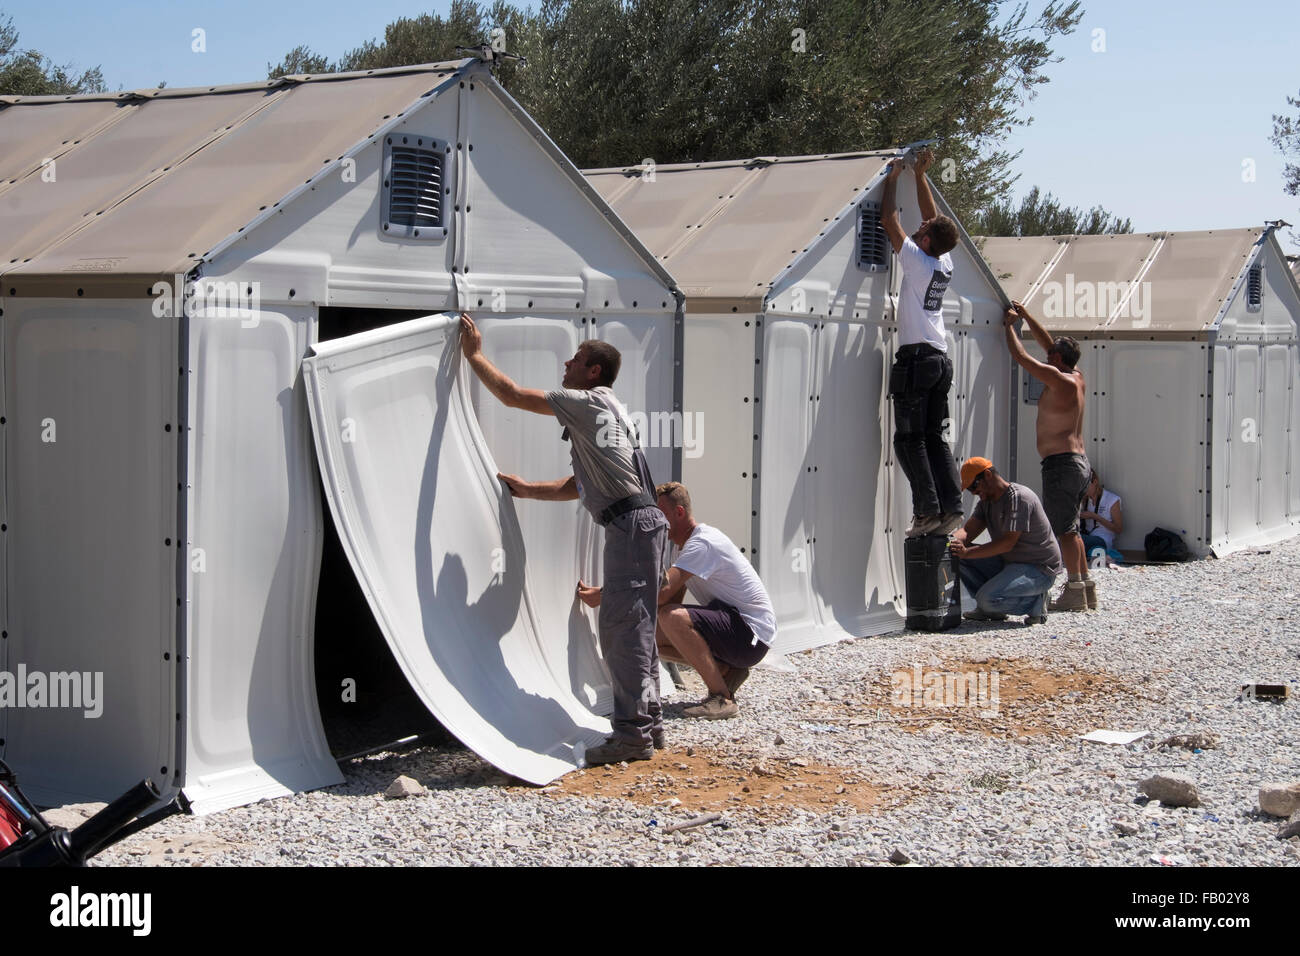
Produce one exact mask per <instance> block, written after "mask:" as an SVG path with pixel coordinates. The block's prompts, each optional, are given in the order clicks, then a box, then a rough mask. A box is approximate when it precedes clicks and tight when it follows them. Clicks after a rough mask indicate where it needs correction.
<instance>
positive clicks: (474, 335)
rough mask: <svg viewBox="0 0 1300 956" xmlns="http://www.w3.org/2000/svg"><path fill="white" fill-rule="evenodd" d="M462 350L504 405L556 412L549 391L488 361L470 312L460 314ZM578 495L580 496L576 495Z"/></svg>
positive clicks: (549, 412) (537, 411)
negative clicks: (523, 383) (528, 384)
mask: <svg viewBox="0 0 1300 956" xmlns="http://www.w3.org/2000/svg"><path fill="white" fill-rule="evenodd" d="M460 350H461V352H462V353H463V354H464V356H465V361H467V362H469V365H470V368H472V369H473V370H474V374H475V375H477V376H478V377H479V381H481V382H482V383H483V385H484V386H485V387H486V388H487V390H488V391H489V392H491V393H492V394H493V395H495V396H496V397H497V398H498V399H499V400H500V402H501V404H503V405H505V406H507V407H509V408H522V409H523V410H524V411H526V412H536V413H537V414H538V415H554V414H555V410H554V409H552V408H551V403H550V402H548V401H547V400H546V393H545V392H543V391H541V390H540V389H536V388H521V387H520V386H518V385H516V384H515V383H514V381H513V380H512V379H511V378H510V376H508V375H507V374H506V373H505V372H503V371H501V370H500V369H499V368H497V367H496V366H495V365H493V364H492V363H491V362H489V361H488V357H487V356H486V355H484V354H483V333H482V332H480V331H479V330H478V326H476V325H475V324H474V320H473V319H471V318H470V317H469V313H468V312H462V313H461V314H460ZM574 497H577V495H576V494H575V496H574Z"/></svg>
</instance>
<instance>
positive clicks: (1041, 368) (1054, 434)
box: [1002, 302, 1097, 611]
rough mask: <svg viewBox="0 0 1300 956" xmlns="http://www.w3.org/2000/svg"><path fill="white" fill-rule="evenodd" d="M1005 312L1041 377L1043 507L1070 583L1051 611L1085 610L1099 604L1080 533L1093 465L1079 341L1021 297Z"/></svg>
mask: <svg viewBox="0 0 1300 956" xmlns="http://www.w3.org/2000/svg"><path fill="white" fill-rule="evenodd" d="M1011 305H1012V308H1010V309H1007V312H1006V315H1005V316H1003V320H1002V321H1003V324H1004V325H1005V326H1006V335H1007V348H1008V349H1010V351H1011V357H1012V358H1013V359H1015V360H1016V362H1017V363H1018V364H1019V365H1020V367H1021V368H1023V369H1024V370H1025V371H1026V372H1028V373H1029V374H1030V375H1032V376H1033V377H1034V378H1036V379H1038V381H1040V382H1042V383H1043V393H1042V395H1040V396H1039V398H1038V455H1039V457H1040V458H1042V459H1043V510H1045V511H1046V512H1047V518H1048V520H1049V521H1050V522H1051V523H1052V531H1053V532H1054V533H1055V534H1056V539H1057V541H1059V542H1060V545H1061V557H1062V558H1063V559H1064V561H1065V570H1066V571H1068V572H1069V573H1070V580H1069V583H1067V584H1066V585H1065V590H1064V591H1062V592H1061V596H1060V597H1059V598H1057V599H1056V600H1055V601H1053V602H1052V610H1053V611H1087V610H1095V609H1096V608H1097V585H1096V583H1095V582H1094V581H1093V580H1092V576H1091V575H1090V574H1089V573H1088V555H1087V552H1085V551H1084V548H1083V538H1082V537H1081V536H1080V534H1079V510H1080V508H1082V506H1083V499H1084V497H1085V496H1086V495H1087V493H1088V482H1089V480H1090V479H1091V478H1092V466H1091V465H1090V464H1088V457H1087V455H1085V454H1084V451H1083V406H1084V401H1085V395H1086V392H1085V384H1084V381H1083V373H1082V372H1080V371H1079V370H1078V369H1077V368H1075V365H1077V364H1078V362H1079V343H1078V342H1076V341H1075V340H1074V339H1072V338H1070V337H1069V336H1067V335H1063V336H1060V337H1058V338H1055V339H1053V338H1052V337H1051V336H1050V335H1048V334H1047V330H1046V329H1044V328H1043V326H1042V325H1041V324H1040V323H1039V322H1038V320H1037V319H1035V318H1034V317H1033V316H1032V315H1030V314H1029V310H1028V309H1026V308H1025V307H1024V306H1023V305H1021V304H1020V303H1019V302H1012V303H1011ZM1021 319H1024V320H1025V323H1026V324H1027V325H1028V326H1029V331H1030V332H1031V333H1032V334H1033V336H1034V340H1035V341H1036V342H1037V343H1038V344H1039V345H1041V346H1042V347H1043V350H1044V351H1045V352H1047V361H1046V362H1040V361H1038V360H1037V359H1035V358H1031V357H1030V355H1029V353H1028V352H1026V351H1025V346H1024V343H1023V342H1021V341H1020V336H1019V335H1017V334H1016V323H1017V322H1019V321H1020V320H1021Z"/></svg>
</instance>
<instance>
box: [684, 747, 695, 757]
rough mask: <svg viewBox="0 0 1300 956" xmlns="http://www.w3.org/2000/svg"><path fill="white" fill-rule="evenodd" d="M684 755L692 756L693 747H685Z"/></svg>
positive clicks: (693, 754) (693, 752) (693, 753)
mask: <svg viewBox="0 0 1300 956" xmlns="http://www.w3.org/2000/svg"><path fill="white" fill-rule="evenodd" d="M686 756H688V757H694V756H695V748H694V747H687V748H686Z"/></svg>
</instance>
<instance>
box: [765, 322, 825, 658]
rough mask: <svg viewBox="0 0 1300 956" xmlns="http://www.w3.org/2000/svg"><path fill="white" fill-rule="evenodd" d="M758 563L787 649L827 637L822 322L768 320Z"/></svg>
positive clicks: (779, 645)
mask: <svg viewBox="0 0 1300 956" xmlns="http://www.w3.org/2000/svg"><path fill="white" fill-rule="evenodd" d="M766 326H767V328H766V332H765V334H764V341H763V346H764V355H763V369H764V371H763V381H764V385H763V394H762V396H761V398H762V401H763V431H762V435H763V440H762V444H763V448H762V451H761V453H760V457H761V460H762V467H761V469H760V471H759V479H760V480H759V494H758V500H759V512H758V513H759V535H758V539H759V540H758V548H759V561H758V570H759V574H760V575H761V576H762V578H763V583H764V584H765V585H767V592H768V595H769V596H770V597H771V598H772V607H773V609H774V610H775V611H776V621H777V634H776V640H775V641H774V642H773V647H774V648H775V649H776V650H777V651H779V652H780V653H782V654H788V653H790V652H791V651H795V650H802V649H804V648H807V647H816V646H817V645H818V644H824V643H827V640H834V639H835V638H834V637H832V638H829V639H823V638H822V637H821V635H820V628H821V624H820V620H819V619H818V615H817V607H816V603H815V601H814V599H813V593H812V581H811V577H812V575H811V571H812V560H813V559H812V550H811V549H812V528H811V524H812V500H811V499H812V475H813V471H812V469H813V461H812V458H813V452H812V448H811V440H812V422H813V399H814V395H813V375H814V362H815V361H816V348H817V344H816V338H815V334H814V329H815V328H816V326H817V323H815V322H809V321H806V320H803V319H775V318H769V319H768V320H767V322H766ZM838 636H843V635H838Z"/></svg>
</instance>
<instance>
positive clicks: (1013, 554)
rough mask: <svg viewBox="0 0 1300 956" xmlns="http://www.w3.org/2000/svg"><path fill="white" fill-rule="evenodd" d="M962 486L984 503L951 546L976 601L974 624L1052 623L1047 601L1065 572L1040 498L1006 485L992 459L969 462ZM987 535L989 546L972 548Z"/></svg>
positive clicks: (972, 614) (964, 467) (1010, 483)
mask: <svg viewBox="0 0 1300 956" xmlns="http://www.w3.org/2000/svg"><path fill="white" fill-rule="evenodd" d="M961 486H962V488H964V489H965V490H966V491H969V492H970V493H971V494H973V495H975V496H976V497H977V498H978V499H979V501H978V502H977V503H976V504H975V512H974V514H972V515H971V517H970V520H969V521H967V522H966V526H965V527H964V528H961V529H960V530H958V531H956V532H954V533H953V536H952V543H951V545H950V547H951V549H952V551H953V553H954V554H956V555H957V556H958V557H959V558H960V559H961V579H962V583H964V584H965V585H966V587H967V589H968V590H969V591H970V593H971V595H972V596H973V597H974V598H975V604H976V606H977V607H978V610H975V611H968V612H967V613H966V617H967V618H969V619H970V620H974V621H1005V620H1006V619H1007V616H1008V615H1010V614H1024V615H1026V619H1025V623H1026V624H1042V623H1044V622H1045V621H1046V620H1047V595H1048V593H1049V592H1050V591H1051V589H1052V585H1053V584H1055V583H1056V578H1057V575H1059V574H1061V573H1062V572H1063V571H1064V570H1065V568H1064V566H1063V565H1062V564H1061V549H1060V547H1059V546H1058V545H1057V543H1056V535H1054V534H1053V533H1052V526H1051V524H1050V523H1049V522H1048V520H1047V513H1046V512H1045V511H1043V503H1042V502H1041V501H1039V500H1038V496H1037V495H1036V494H1034V493H1033V491H1031V490H1030V489H1028V488H1026V487H1025V486H1024V485H1018V484H1016V483H1015V482H1014V481H1007V480H1006V479H1005V478H1003V477H1002V476H1001V475H999V474H998V473H997V470H996V469H995V468H994V467H993V462H991V461H989V460H988V459H987V458H968V459H967V460H966V462H965V464H963V465H962V466H961ZM985 529H988V532H989V537H990V538H991V539H992V540H991V541H989V543H988V544H980V545H970V544H968V542H969V541H971V540H973V539H974V538H977V537H979V535H980V533H981V532H983V531H984V530H985Z"/></svg>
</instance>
